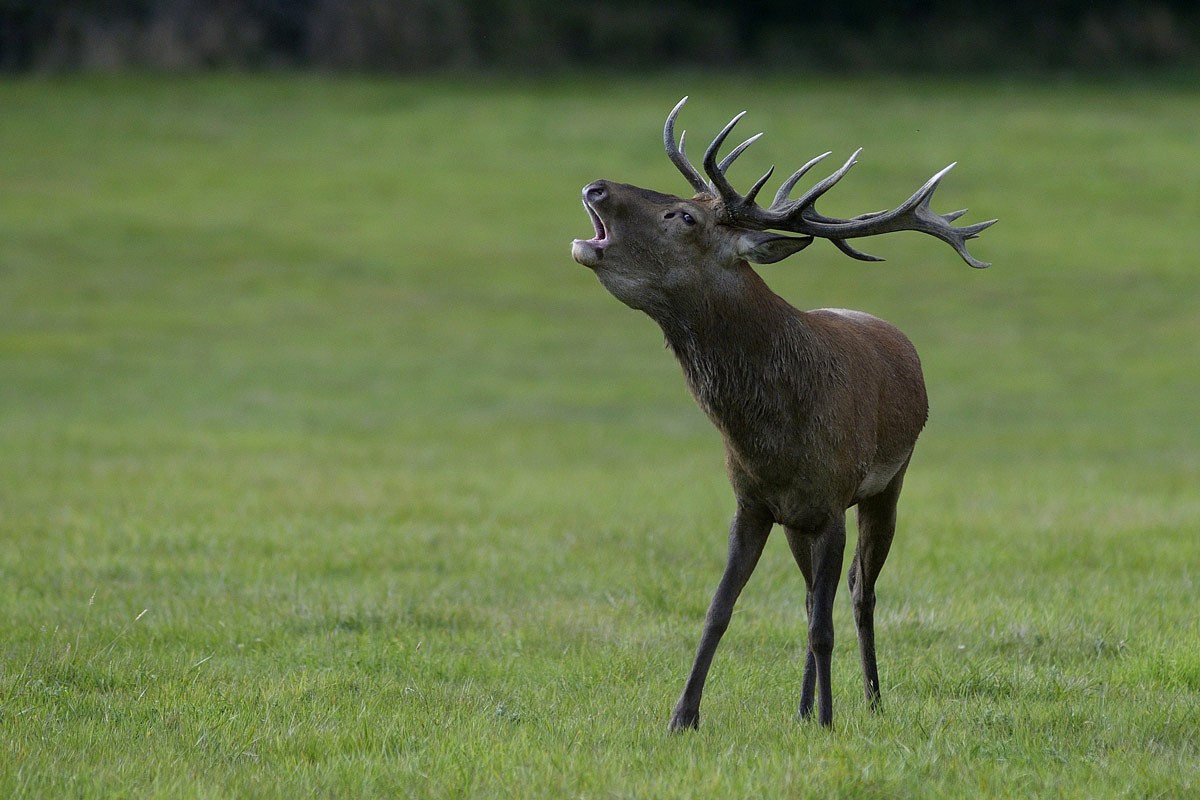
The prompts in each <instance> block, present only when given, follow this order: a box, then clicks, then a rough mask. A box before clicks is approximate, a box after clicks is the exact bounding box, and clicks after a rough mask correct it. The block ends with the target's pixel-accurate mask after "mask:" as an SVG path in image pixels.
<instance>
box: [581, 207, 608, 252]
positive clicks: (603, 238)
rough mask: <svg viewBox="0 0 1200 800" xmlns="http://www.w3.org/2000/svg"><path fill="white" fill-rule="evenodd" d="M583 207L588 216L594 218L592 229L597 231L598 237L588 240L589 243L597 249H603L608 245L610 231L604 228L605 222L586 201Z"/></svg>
mask: <svg viewBox="0 0 1200 800" xmlns="http://www.w3.org/2000/svg"><path fill="white" fill-rule="evenodd" d="M583 207H584V208H586V209H587V212H588V216H589V217H591V218H592V227H593V228H595V229H596V235H595V236H594V237H593V238H591V239H588V240H587V243H588V244H590V245H593V246H595V247H603V246H604V245H605V244H607V243H608V230H607V229H605V227H604V220H602V219H600V215H599V214H597V213H596V209H594V208H592V207H591V206H590V205H588V204H587V201H586V200H585V201H584V203H583Z"/></svg>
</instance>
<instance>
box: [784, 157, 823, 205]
mask: <svg viewBox="0 0 1200 800" xmlns="http://www.w3.org/2000/svg"><path fill="white" fill-rule="evenodd" d="M832 154H833V151H832V150H826V151H825V152H824V153H822V154H821V155H819V156H817V157H816V158H813V159H811V160H810V161H809V162H808V163H807V164H805V165H804V166H803V167H801V168H800V169H798V170H796V171H795V172H793V173H792V177H790V178H788V179H787V180H786V181H784V182H783V184H782V185H780V187H779V191H778V192H776V193H775V199H774V200H773V201H772V202H771V207H772V208H774V207H776V206H780V205H782V204H783V203H784V202H785V201H786V200H787V197H788V195H789V194H791V193H792V189H794V188H795V187H796V183H797V182H798V181H799V180H800V179H801V178H803V177H804V176H805V174H807V173H808V171H809V170H810V169H812V168H813V167H815V166H816V165H817V164H819V163H821V162H822V161H824V160H825V159H826V158H828V157H829V156H830V155H832Z"/></svg>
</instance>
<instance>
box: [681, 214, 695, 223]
mask: <svg viewBox="0 0 1200 800" xmlns="http://www.w3.org/2000/svg"><path fill="white" fill-rule="evenodd" d="M683 221H684V222H686V223H687V224H688V225H695V224H696V218H695V217H693V216H692V215H691V214H689V213H687V212H686V211H684V212H683Z"/></svg>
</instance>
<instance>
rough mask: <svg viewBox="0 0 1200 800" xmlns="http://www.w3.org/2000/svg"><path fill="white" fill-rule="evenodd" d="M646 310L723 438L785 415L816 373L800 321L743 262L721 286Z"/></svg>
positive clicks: (763, 429) (762, 430) (746, 433)
mask: <svg viewBox="0 0 1200 800" xmlns="http://www.w3.org/2000/svg"><path fill="white" fill-rule="evenodd" d="M706 289H707V290H706V291H705V292H704V294H703V295H702V296H698V297H695V298H692V299H690V300H689V301H686V302H679V303H673V304H672V305H671V307H670V309H669V310H668V311H667V313H661V314H660V313H653V312H652V313H651V316H652V317H654V318H655V320H656V321H657V322H658V323H659V326H660V327H661V328H662V330H663V333H664V335H665V336H666V340H667V346H668V347H669V348H670V349H671V351H672V352H673V353H674V354H675V357H676V358H677V359H678V360H679V363H680V366H681V367H682V368H683V373H684V377H685V378H686V379H687V383H688V387H689V388H690V389H691V391H692V394H693V395H694V396H695V398H696V400H697V402H698V403H699V404H700V406H701V408H703V409H704V411H705V412H706V413H707V414H708V416H709V417H710V418H711V419H712V420H713V422H714V423H715V424H716V425H717V427H718V428H719V429H721V431H722V433H724V434H725V435H726V437H727V438H728V439H732V440H734V441H741V440H744V439H745V440H754V439H758V438H759V437H760V436H764V435H767V434H768V431H767V429H768V428H770V427H771V426H772V425H775V424H777V423H778V421H779V420H780V419H781V417H791V416H792V415H793V414H794V413H795V412H796V411H797V410H799V409H797V408H796V404H798V403H803V402H804V400H805V397H806V396H807V395H808V394H809V392H808V388H809V387H810V386H811V384H812V382H813V379H814V378H815V377H816V376H817V375H819V373H820V368H819V365H820V361H821V359H820V350H819V348H818V346H817V345H816V343H815V341H814V336H813V334H812V332H811V330H810V329H809V327H808V324H807V323H806V322H805V320H804V316H803V314H802V313H801V312H800V311H797V310H796V309H795V308H793V307H792V306H791V305H789V304H788V303H787V301H785V300H784V299H783V298H781V297H779V296H778V295H777V294H775V293H774V292H772V291H771V290H770V289H769V288H768V287H767V285H766V283H764V282H763V280H762V279H761V278H760V277H759V276H758V274H757V273H755V272H754V271H753V270H752V269H750V267H749V266H748V265H746V266H745V268H744V269H742V270H739V271H738V272H737V273H736V274H735V276H734V278H732V279H731V280H730V281H728V282H726V284H725V285H722V286H713V287H706Z"/></svg>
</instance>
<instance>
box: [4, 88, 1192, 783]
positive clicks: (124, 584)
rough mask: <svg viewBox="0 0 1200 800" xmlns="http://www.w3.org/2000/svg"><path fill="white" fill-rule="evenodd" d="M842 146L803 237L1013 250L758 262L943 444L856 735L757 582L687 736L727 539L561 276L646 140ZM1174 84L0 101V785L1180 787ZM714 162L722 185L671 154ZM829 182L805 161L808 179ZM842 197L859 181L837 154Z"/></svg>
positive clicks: (1186, 202)
mask: <svg viewBox="0 0 1200 800" xmlns="http://www.w3.org/2000/svg"><path fill="white" fill-rule="evenodd" d="M685 93H688V94H691V96H692V101H691V102H690V103H689V105H688V107H687V109H686V111H685V114H684V118H683V119H682V120H681V124H682V125H683V126H685V127H686V128H687V129H688V130H689V131H692V132H693V133H692V136H694V137H695V140H696V142H697V143H699V142H700V140H701V139H703V138H704V136H706V135H711V133H713V132H715V131H716V130H717V129H718V127H719V126H720V125H721V124H723V123H724V122H725V120H726V119H727V118H728V117H729V116H731V115H732V114H733V113H735V112H737V111H739V110H741V109H743V108H747V109H749V110H750V116H749V118H748V120H747V122H746V123H744V124H745V126H746V128H747V130H748V132H754V131H750V130H749V128H750V127H753V128H754V130H766V131H767V135H766V137H765V138H764V139H763V140H762V141H761V142H760V143H759V144H758V145H756V147H755V148H754V149H753V150H751V151H750V153H748V154H747V155H746V156H744V157H743V158H742V160H741V161H744V162H745V165H743V164H742V163H741V162H739V170H743V171H744V172H738V173H737V174H735V176H734V178H735V182H739V185H742V186H745V185H746V184H747V183H748V182H749V181H751V180H753V178H754V177H757V175H758V174H759V173H760V172H761V171H762V170H763V169H765V166H766V165H768V164H770V163H775V164H778V165H779V167H780V169H781V170H782V171H784V172H785V173H786V172H787V171H788V168H789V167H794V166H798V165H799V164H801V163H803V161H805V160H807V159H808V157H809V156H811V155H813V154H816V153H819V152H823V151H824V150H827V149H831V150H834V151H835V153H836V154H837V155H839V156H842V157H844V156H845V155H846V154H848V153H849V152H850V151H851V150H852V149H853V148H854V147H857V146H863V147H865V148H866V149H865V152H864V154H863V156H862V157H861V159H860V162H861V163H860V164H859V166H858V167H856V168H855V170H854V171H853V172H852V173H851V174H850V176H848V177H847V178H846V179H845V180H844V181H843V182H842V184H841V185H840V186H839V187H838V189H837V190H836V192H834V193H833V195H832V196H830V197H829V198H828V202H827V203H825V205H824V206H823V208H822V210H823V211H825V212H826V213H834V214H848V213H858V212H861V211H865V210H873V209H876V208H882V207H883V206H886V205H888V204H890V203H894V202H897V201H899V200H900V199H902V198H904V197H906V196H907V195H908V193H909V192H911V191H912V189H913V188H915V187H916V186H917V185H919V183H920V182H922V181H923V180H924V179H925V178H926V177H928V176H929V175H930V174H932V173H933V172H934V171H935V170H937V169H939V168H940V167H942V166H944V165H945V164H946V163H949V162H950V161H952V160H958V161H960V165H959V166H958V167H957V168H956V169H955V170H954V172H952V173H951V174H950V176H949V177H948V178H947V180H946V181H945V182H944V184H943V186H942V188H941V189H940V190H939V192H938V196H937V198H936V202H935V205H936V207H937V208H939V210H943V211H946V210H951V209H954V208H959V207H961V206H964V205H969V206H971V208H972V211H971V214H970V215H969V216H968V217H967V218H965V220H964V221H978V220H982V219H986V218H990V217H993V216H994V217H999V218H1000V220H1001V222H1000V224H998V225H997V226H996V227H995V228H993V229H991V230H989V231H988V232H987V233H986V234H985V235H984V237H983V238H982V239H981V240H980V241H979V242H977V243H974V244H973V246H972V250H973V252H975V254H976V255H978V256H979V257H981V258H983V259H985V260H990V261H993V262H994V266H993V267H992V268H991V269H989V270H986V271H982V272H977V271H973V270H971V269H969V268H967V267H966V266H964V265H963V264H962V262H961V261H959V260H958V259H957V257H956V256H955V255H954V254H953V253H952V252H951V251H950V249H949V248H946V247H944V246H943V245H941V244H939V243H937V242H934V241H932V240H929V239H927V238H926V237H918V236H912V235H907V236H903V235H902V236H897V237H888V239H885V240H882V241H879V242H875V243H874V247H873V248H872V247H868V248H867V249H868V250H870V251H871V252H875V253H878V254H880V255H884V256H887V257H888V259H889V260H888V261H887V262H886V263H884V264H878V265H874V264H863V263H859V262H854V261H851V260H849V259H846V258H845V257H844V256H842V255H841V254H840V253H838V252H837V251H836V250H835V249H834V248H832V247H829V246H828V245H824V246H822V245H821V244H820V243H818V245H816V246H814V247H812V248H810V249H809V250H808V251H806V252H805V253H803V254H802V255H801V256H798V257H796V258H794V259H791V260H789V261H788V262H784V263H781V264H779V265H775V266H771V267H764V268H763V269H762V272H763V274H764V276H765V277H766V278H767V280H768V281H769V282H770V283H771V284H772V286H773V287H774V288H775V289H776V290H777V291H779V292H780V293H781V294H783V295H784V296H785V297H787V298H788V299H789V300H791V301H792V302H793V303H795V304H796V305H799V306H801V307H816V306H823V305H832V306H843V307H851V308H860V309H863V310H866V311H870V312H872V313H875V314H878V315H880V316H883V317H885V318H888V319H890V320H892V321H894V322H895V323H897V324H898V325H899V326H900V327H901V328H903V329H904V330H905V331H906V332H907V333H908V334H909V335H910V336H911V338H912V339H913V340H914V342H915V343H916V344H917V347H918V348H919V350H920V351H921V353H922V356H923V359H924V363H925V369H926V374H927V379H928V382H929V388H930V394H931V405H932V414H931V420H930V424H929V427H928V429H927V431H926V433H925V434H924V436H923V439H922V442H921V444H920V445H919V446H918V449H917V455H916V458H915V460H914V463H913V467H912V469H911V470H910V471H909V477H908V481H907V482H906V489H905V496H904V498H902V502H901V521H900V530H899V533H898V537H897V541H896V544H895V546H894V548H893V550H892V555H891V559H890V561H889V563H888V566H887V568H886V569H885V570H884V573H883V576H882V578H881V581H880V587H879V608H878V612H877V626H878V637H879V647H880V653H881V655H880V670H881V677H882V683H883V693H884V705H885V713H884V714H882V715H880V716H875V715H872V714H870V713H869V712H868V711H867V710H866V709H865V708H864V704H863V702H862V699H861V688H860V687H861V683H860V678H859V673H858V665H857V653H856V645H855V641H854V635H853V624H852V621H851V618H850V611H849V602H848V599H847V597H846V595H847V592H846V591H845V589H844V586H843V591H842V592H841V593H840V596H839V598H838V604H837V608H836V612H835V624H836V626H837V630H838V634H839V644H838V648H837V651H836V652H835V656H834V684H835V685H834V706H835V726H836V727H835V730H834V731H833V732H832V733H830V732H826V731H823V730H821V729H819V728H817V727H816V726H811V725H806V724H802V723H799V722H797V720H796V719H795V709H796V704H797V702H798V700H799V688H800V686H799V684H800V672H801V669H802V654H803V649H804V636H805V629H804V623H803V605H804V604H803V592H802V582H801V579H800V576H799V574H798V573H797V572H796V570H795V567H794V565H793V564H792V561H791V558H790V556H789V555H788V554H787V548H786V545H785V543H784V542H783V538H782V536H778V537H776V538H775V539H774V540H773V541H772V542H771V543H769V544H768V548H767V552H766V554H765V556H764V558H763V561H762V563H761V564H760V566H759V569H758V572H757V573H756V575H755V576H754V578H753V580H752V581H751V583H750V585H749V587H748V588H747V590H746V592H745V594H744V595H743V597H742V600H741V602H740V604H739V606H738V611H737V614H736V615H735V619H734V622H733V625H732V626H731V628H730V631H729V634H728V635H727V636H726V637H725V640H724V642H723V644H722V648H721V650H720V651H719V652H718V654H717V659H716V662H715V664H714V668H713V672H712V675H711V678H710V681H709V687H708V692H707V693H706V697H705V704H704V708H703V726H702V728H701V730H700V731H699V732H698V733H695V734H689V735H683V736H669V735H667V733H666V723H667V717H668V715H669V713H670V709H671V707H672V705H673V703H674V701H675V698H676V696H677V694H678V692H679V690H680V689H681V688H682V683H683V679H684V677H685V674H686V670H687V668H688V666H689V663H690V659H691V656H692V653H693V650H694V647H695V644H696V642H697V640H698V637H699V632H700V624H701V620H702V617H703V615H704V611H705V608H706V606H707V603H708V599H709V595H710V592H711V591H712V589H713V587H714V586H715V584H716V581H717V578H718V577H719V575H720V570H721V566H722V564H723V560H724V551H725V535H726V529H727V528H726V526H727V524H728V517H729V515H730V513H731V511H732V502H731V495H730V491H729V489H728V486H727V484H726V482H725V478H724V474H723V469H722V458H721V449H720V442H719V439H718V437H717V435H716V433H715V432H714V431H713V430H712V429H711V428H710V426H709V424H708V422H707V420H706V419H705V418H704V417H703V415H702V414H701V412H700V411H699V410H697V409H696V408H695V406H694V404H693V403H692V401H691V400H690V398H689V397H688V396H687V394H686V391H685V388H684V385H683V381H682V379H681V377H680V375H679V370H678V367H677V366H676V365H675V363H674V362H673V360H672V358H671V356H670V354H669V353H668V352H666V351H665V350H664V349H663V347H662V340H661V336H660V334H659V332H658V330H657V329H656V328H655V327H654V325H653V323H651V322H650V321H649V320H648V319H646V318H645V317H642V316H640V315H637V314H634V313H631V312H629V311H627V310H625V309H624V308H623V307H622V306H621V305H620V304H618V303H617V302H616V301H615V300H613V299H612V298H611V297H609V296H608V294H607V293H606V292H604V290H603V289H602V288H601V287H600V286H599V285H598V284H597V283H596V281H595V280H594V278H593V277H592V276H591V275H590V274H589V273H588V272H587V271H586V270H585V269H583V268H582V267H579V266H578V265H576V264H574V263H573V262H572V261H571V260H570V258H569V255H568V244H569V242H570V240H571V239H572V238H574V237H576V236H581V235H590V233H589V231H590V224H589V222H588V220H587V218H586V215H585V214H584V212H583V210H582V208H581V207H580V205H579V200H578V197H579V189H580V187H582V186H583V185H584V184H585V183H586V182H587V181H589V180H592V179H594V178H598V177H608V178H613V179H616V180H623V181H629V182H634V183H638V184H641V185H648V186H652V187H654V188H658V189H662V190H666V191H672V192H681V191H682V190H683V189H684V188H685V184H684V182H683V179H682V178H681V177H680V176H679V175H678V173H676V172H675V171H674V169H673V168H672V167H671V165H670V164H669V163H668V162H667V159H666V157H665V156H664V155H663V152H662V146H661V139H660V131H661V125H662V121H663V118H664V117H665V115H666V112H667V111H668V110H669V109H670V107H671V106H672V105H673V104H674V102H675V101H676V100H677V99H678V98H679V97H680V96H681V95H683V94H685ZM1197 119H1200V93H1198V92H1196V91H1195V90H1189V89H1185V88H1178V87H1175V88H1172V87H1166V86H1157V85H1154V84H1139V85H1129V86H1115V87H1105V86H1095V85H1079V84H1066V83H1064V84H1054V83H1048V84H1034V83H1032V82H1028V83H1003V82H997V83H934V82H915V83H908V82H901V81H893V80H866V79H864V80H855V81H841V80H828V79H826V80H816V79H807V78H804V77H797V78H795V79H792V80H788V81H779V82H777V83H767V84H764V83H762V82H761V81H758V80H753V79H751V78H749V77H746V78H742V79H735V78H729V79H724V80H714V79H711V78H702V77H687V76H679V77H676V78H665V77H664V78H660V79H657V80H652V81H649V82H647V81H641V80H639V81H636V82H635V81H633V80H632V79H630V80H621V79H610V80H605V81H601V80H599V79H595V80H588V81H583V82H580V83H578V84H570V83H553V84H535V83H525V84H519V83H518V84H511V83H502V82H493V81H480V82H478V83H471V82H465V81H464V82H453V81H439V82H410V81H390V80H382V79H377V80H375V79H371V80H368V79H349V78H347V79H316V78H295V77H294V78H287V77H281V78H224V77H216V78H207V79H194V80H193V79H187V80H183V79H166V78H163V79H155V78H123V79H69V80H41V79H38V80H23V81H15V82H14V81H9V82H7V83H0V626H2V627H0V795H3V796H5V797H23V798H35V797H36V798H41V797H106V798H107V797H139V798H140V797H280V798H295V797H308V796H340V797H362V796H381V797H412V798H425V797H521V798H533V797H548V798H549V797H556V798H557V797H588V798H603V797H614V798H616V797H628V798H650V797H654V798H673V797H679V798H696V797H721V798H743V797H744V798H751V797H754V798H757V797H785V796H786V797H794V796H795V797H798V796H848V797H880V798H883V797H889V798H890V797H947V798H959V797H1006V798H1008V797H1081V798H1083V797H1086V798H1096V797H1138V798H1141V797H1187V796H1194V795H1195V793H1196V792H1197V791H1198V790H1200V613H1198V611H1200V608H1198V605H1200V604H1198V602H1197V589H1198V580H1200V426H1198V425H1197V417H1198V413H1197V412H1198V411H1200V404H1198V400H1197V398H1198V397H1200V369H1198V368H1197V365H1200V268H1198V265H1197V260H1198V259H1200V256H1198V255H1197V254H1198V253H1200V225H1198V224H1197V222H1196V217H1197V212H1200V199H1198V197H1200V195H1198V194H1197V189H1196V187H1197V186H1200V138H1198V136H1197V123H1196V120H1197ZM693 146H694V147H697V146H698V144H697V145H693ZM831 160H832V159H831ZM839 163H840V162H839Z"/></svg>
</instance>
